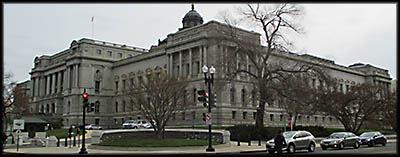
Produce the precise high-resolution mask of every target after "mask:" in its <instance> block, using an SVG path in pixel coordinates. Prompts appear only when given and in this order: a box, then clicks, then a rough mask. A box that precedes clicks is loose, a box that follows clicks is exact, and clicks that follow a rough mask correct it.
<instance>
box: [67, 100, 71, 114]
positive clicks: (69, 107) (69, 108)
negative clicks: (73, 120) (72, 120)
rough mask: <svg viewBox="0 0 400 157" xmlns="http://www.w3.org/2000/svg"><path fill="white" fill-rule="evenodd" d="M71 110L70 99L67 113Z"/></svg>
mask: <svg viewBox="0 0 400 157" xmlns="http://www.w3.org/2000/svg"><path fill="white" fill-rule="evenodd" d="M70 112H71V101H68V108H67V113H68V114H69V113H70Z"/></svg>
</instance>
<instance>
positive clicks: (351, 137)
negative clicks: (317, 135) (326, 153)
mask: <svg viewBox="0 0 400 157" xmlns="http://www.w3.org/2000/svg"><path fill="white" fill-rule="evenodd" d="M320 145H321V149H322V150H326V149H327V148H338V149H343V148H344V147H354V148H355V149H357V148H359V147H360V138H359V137H358V136H357V135H355V134H354V133H352V132H334V133H332V134H331V135H329V136H328V137H327V138H325V139H323V140H322V141H321V142H320Z"/></svg>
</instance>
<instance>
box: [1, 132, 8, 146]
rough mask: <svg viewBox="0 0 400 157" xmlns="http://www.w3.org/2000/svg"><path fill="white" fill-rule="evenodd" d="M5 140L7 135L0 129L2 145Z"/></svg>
mask: <svg viewBox="0 0 400 157" xmlns="http://www.w3.org/2000/svg"><path fill="white" fill-rule="evenodd" d="M6 141H7V135H6V133H4V131H1V143H2V144H3V146H4V145H5V144H6Z"/></svg>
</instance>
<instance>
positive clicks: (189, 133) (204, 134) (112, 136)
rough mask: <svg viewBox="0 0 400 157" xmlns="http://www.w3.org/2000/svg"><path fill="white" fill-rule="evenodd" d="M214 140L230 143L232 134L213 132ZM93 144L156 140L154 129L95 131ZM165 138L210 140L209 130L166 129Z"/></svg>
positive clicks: (223, 131) (221, 131)
mask: <svg viewBox="0 0 400 157" xmlns="http://www.w3.org/2000/svg"><path fill="white" fill-rule="evenodd" d="M211 135H212V140H213V141H215V142H218V143H223V144H225V143H229V142H230V133H229V131H226V130H213V131H212V133H211ZM91 136H92V144H98V143H101V142H104V141H116V140H120V139H137V138H155V137H156V136H157V135H156V134H155V132H154V130H153V129H129V130H109V131H93V132H92V135H91ZM165 138H182V139H193V140H208V130H193V129H166V130H165Z"/></svg>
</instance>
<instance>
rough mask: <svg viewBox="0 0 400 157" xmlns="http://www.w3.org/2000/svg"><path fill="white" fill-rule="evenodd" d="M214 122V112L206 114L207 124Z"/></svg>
mask: <svg viewBox="0 0 400 157" xmlns="http://www.w3.org/2000/svg"><path fill="white" fill-rule="evenodd" d="M211 123H212V114H211V113H207V114H206V124H207V125H211Z"/></svg>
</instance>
